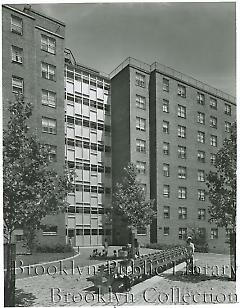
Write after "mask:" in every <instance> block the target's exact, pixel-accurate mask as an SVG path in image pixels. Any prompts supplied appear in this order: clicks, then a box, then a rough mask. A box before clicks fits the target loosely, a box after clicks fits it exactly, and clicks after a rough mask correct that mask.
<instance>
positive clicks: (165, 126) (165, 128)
mask: <svg viewBox="0 0 240 308" xmlns="http://www.w3.org/2000/svg"><path fill="white" fill-rule="evenodd" d="M163 132H164V133H165V134H169V122H167V121H163Z"/></svg>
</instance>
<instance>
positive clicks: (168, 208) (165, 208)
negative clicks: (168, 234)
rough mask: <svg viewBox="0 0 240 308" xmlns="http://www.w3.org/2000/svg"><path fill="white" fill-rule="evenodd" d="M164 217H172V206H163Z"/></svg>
mask: <svg viewBox="0 0 240 308" xmlns="http://www.w3.org/2000/svg"><path fill="white" fill-rule="evenodd" d="M163 218H165V219H169V218H170V206H164V207H163Z"/></svg>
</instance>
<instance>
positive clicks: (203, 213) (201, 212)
mask: <svg viewBox="0 0 240 308" xmlns="http://www.w3.org/2000/svg"><path fill="white" fill-rule="evenodd" d="M198 219H199V220H205V219H206V210H205V209H198Z"/></svg>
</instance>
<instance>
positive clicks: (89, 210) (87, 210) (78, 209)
mask: <svg viewBox="0 0 240 308" xmlns="http://www.w3.org/2000/svg"><path fill="white" fill-rule="evenodd" d="M67 212H68V213H83V214H93V215H94V214H97V215H98V214H100V215H101V214H104V213H108V212H109V210H108V209H104V208H102V207H101V208H97V207H89V206H88V207H82V206H75V205H74V206H72V205H70V206H68V208H67Z"/></svg>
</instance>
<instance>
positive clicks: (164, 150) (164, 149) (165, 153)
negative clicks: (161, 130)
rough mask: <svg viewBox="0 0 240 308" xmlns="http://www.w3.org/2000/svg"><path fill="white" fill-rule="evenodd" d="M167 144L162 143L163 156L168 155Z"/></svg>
mask: <svg viewBox="0 0 240 308" xmlns="http://www.w3.org/2000/svg"><path fill="white" fill-rule="evenodd" d="M169 147H170V146H169V143H168V142H163V154H164V155H169Z"/></svg>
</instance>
